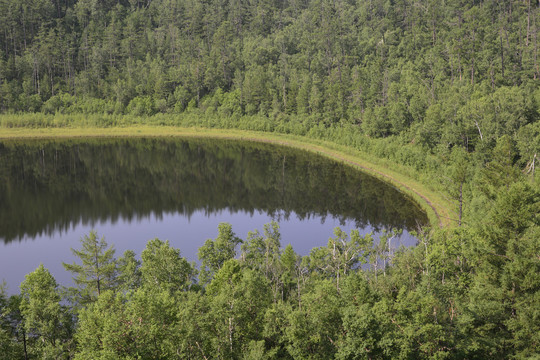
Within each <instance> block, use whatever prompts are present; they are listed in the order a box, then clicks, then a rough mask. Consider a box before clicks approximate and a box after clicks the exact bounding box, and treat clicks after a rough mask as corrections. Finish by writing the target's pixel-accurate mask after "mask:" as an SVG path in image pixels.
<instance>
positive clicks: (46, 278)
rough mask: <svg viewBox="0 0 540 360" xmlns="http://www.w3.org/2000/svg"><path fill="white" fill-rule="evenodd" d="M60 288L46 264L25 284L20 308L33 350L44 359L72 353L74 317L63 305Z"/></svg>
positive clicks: (22, 287) (22, 285)
mask: <svg viewBox="0 0 540 360" xmlns="http://www.w3.org/2000/svg"><path fill="white" fill-rule="evenodd" d="M57 287H58V285H57V284H56V280H55V279H54V277H53V276H52V275H51V273H50V272H49V271H48V270H47V269H45V268H44V267H43V264H40V265H39V267H38V268H37V269H36V270H35V271H34V272H32V273H30V274H28V275H26V277H25V279H24V281H23V282H22V283H21V301H20V311H21V315H22V318H23V324H24V325H23V326H24V330H25V333H26V334H27V335H26V336H28V338H29V340H30V341H29V342H30V344H29V345H30V352H31V353H32V354H33V355H35V356H36V357H40V358H44V359H53V358H61V357H64V355H65V356H67V354H68V353H69V352H68V351H69V350H68V349H69V342H70V341H71V339H70V338H71V334H70V330H71V329H70V328H71V319H70V316H69V313H67V312H66V310H65V309H64V307H63V306H62V305H61V304H60V300H61V297H60V294H59V291H58V289H57Z"/></svg>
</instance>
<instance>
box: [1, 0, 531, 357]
mask: <svg viewBox="0 0 540 360" xmlns="http://www.w3.org/2000/svg"><path fill="white" fill-rule="evenodd" d="M539 21H540V3H539V2H537V1H531V0H507V1H504V0H486V1H481V0H474V1H464V0H290V1H285V0H283V1H270V0H260V1H256V0H253V1H240V0H231V1H224V0H129V1H128V0H100V1H98V0H79V1H77V0H0V111H1V112H2V115H1V116H0V127H17V126H69V125H71V124H90V125H98V126H115V125H124V124H129V123H133V122H137V123H151V124H172V125H189V126H193V125H197V126H207V127H227V128H240V129H252V130H264V131H275V132H282V133H292V134H296V135H303V136H305V137H307V138H311V139H322V140H328V141H333V142H335V143H338V144H341V145H345V146H349V147H351V148H355V149H361V150H362V151H364V152H365V153H367V154H369V155H370V156H374V157H376V158H378V159H383V160H385V161H389V163H390V164H395V166H396V167H399V169H400V171H403V172H405V173H406V174H407V175H409V176H411V177H413V178H416V179H419V180H420V181H422V182H423V183H427V184H428V185H430V186H431V187H432V188H434V189H438V190H440V191H441V193H443V194H444V195H445V196H447V197H448V198H449V200H450V201H452V202H453V203H454V205H455V209H453V210H454V214H453V215H454V216H453V218H452V219H451V221H452V225H451V226H447V227H445V228H442V229H438V228H433V229H427V228H426V229H422V230H419V233H418V239H419V240H418V245H417V246H416V247H414V248H402V249H399V250H398V251H394V250H391V248H390V246H388V244H389V242H390V241H391V239H392V236H393V233H392V232H388V234H387V236H386V238H383V239H382V241H380V242H379V243H374V242H373V240H372V239H371V238H370V237H369V236H367V237H365V238H364V237H361V236H359V235H358V234H357V233H356V232H354V231H353V232H351V233H350V234H346V233H343V232H342V231H340V230H339V229H336V232H335V234H334V235H333V236H331V237H330V239H329V242H328V246H327V247H322V248H316V249H313V250H312V252H311V253H310V254H309V255H307V256H304V257H302V256H299V255H297V254H296V253H295V252H294V249H292V248H291V247H290V246H287V247H282V244H281V243H280V236H279V229H278V227H277V225H276V224H268V225H266V226H265V228H264V230H263V231H262V232H261V233H258V232H253V233H250V235H248V237H247V238H246V239H243V240H242V239H240V238H238V237H237V236H236V235H235V234H234V232H233V230H232V229H231V227H230V225H228V224H222V225H220V227H219V229H218V230H219V234H218V236H217V237H216V238H215V239H210V240H208V241H207V242H206V243H205V245H204V246H203V247H202V248H201V249H200V250H199V261H200V265H196V264H193V263H189V262H188V261H187V260H186V259H184V258H183V257H182V256H181V253H180V251H181V249H174V248H173V247H171V246H170V245H169V244H168V243H167V242H165V241H162V240H159V239H154V240H151V241H149V242H148V245H147V247H146V249H145V250H144V251H143V252H142V253H141V254H140V260H139V257H138V256H137V255H136V254H134V253H133V252H127V253H125V254H123V255H122V256H121V257H119V258H116V257H115V254H114V251H113V250H112V249H111V248H109V247H108V246H107V244H106V243H105V242H104V240H100V238H99V236H98V235H97V234H96V233H94V232H92V233H90V234H89V235H88V236H86V237H85V238H83V239H81V240H82V242H81V248H80V249H76V250H75V251H74V254H75V255H76V256H77V257H78V258H79V259H80V261H79V262H78V263H76V264H66V265H65V266H66V269H67V270H69V271H71V272H73V274H74V278H75V279H76V283H77V284H78V286H77V287H76V288H70V289H65V288H62V287H60V286H59V285H58V284H57V283H56V281H55V279H54V278H53V277H52V276H51V274H50V273H49V272H48V270H47V269H45V268H43V267H42V266H41V267H39V268H38V269H36V270H35V271H34V272H32V273H30V274H28V275H27V277H26V279H25V280H24V282H23V283H22V284H21V289H20V290H21V291H20V294H19V295H15V296H11V297H8V295H7V292H6V291H5V290H3V289H0V351H1V353H2V354H3V356H6V357H7V358H9V359H17V358H44V359H58V358H77V359H117V358H124V359H137V358H142V359H151V358H156V359H157V358H160V359H163V358H180V359H185V358H190V359H211V358H220V359H256V358H257V359H287V358H294V359H307V358H310V359H316V358H320V359H329V358H337V359H361V358H362V359H364V358H365V359H368V358H369V359H372V358H392V359H393V358H401V359H428V358H429V359H485V358H493V359H508V358H510V359H512V358H513V359H522V358H531V359H532V358H536V359H537V358H538V357H540V310H539V309H540V190H539V189H540V187H539V184H540V180H539V176H538V175H535V168H536V166H537V165H538V152H539V151H540V121H538V119H539V116H540V86H539V81H540V79H539V77H540V67H539V64H538V62H539V60H538V39H537V37H538V34H539V30H540V28H539V27H540V24H539V23H538V22H539ZM1 175H2V174H0V176H1ZM98 230H99V229H98ZM330 235H331V234H329V236H330ZM109 240H110V241H113V240H114V239H109Z"/></svg>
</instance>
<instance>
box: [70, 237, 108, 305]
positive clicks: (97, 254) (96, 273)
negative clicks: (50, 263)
mask: <svg viewBox="0 0 540 360" xmlns="http://www.w3.org/2000/svg"><path fill="white" fill-rule="evenodd" d="M80 241H81V250H75V249H71V251H72V253H73V255H75V256H76V257H78V258H79V259H80V260H81V262H82V264H80V265H79V264H76V263H73V264H66V263H63V265H64V268H65V269H66V270H67V271H69V272H71V273H73V274H74V277H73V281H74V282H75V284H76V285H77V288H76V289H71V292H72V293H73V295H74V297H75V301H77V302H80V303H81V304H87V303H90V302H93V301H95V300H96V299H97V297H98V296H99V295H100V294H101V293H102V292H103V291H106V290H109V289H114V288H115V287H116V286H117V275H118V274H117V264H116V259H115V258H114V253H115V250H114V248H113V247H112V246H110V247H108V244H107V242H106V241H105V238H104V237H102V238H101V239H98V235H97V233H96V231H94V230H92V231H90V234H88V235H85V236H83V237H82V238H81V240H80Z"/></svg>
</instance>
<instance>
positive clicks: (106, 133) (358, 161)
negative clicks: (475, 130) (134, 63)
mask: <svg viewBox="0 0 540 360" xmlns="http://www.w3.org/2000/svg"><path fill="white" fill-rule="evenodd" d="M97 137H203V138H220V139H232V140H244V141H245V140H248V141H258V142H266V143H272V144H277V145H283V146H289V147H293V148H298V149H303V150H307V151H311V152H314V153H317V154H320V155H323V156H326V157H328V158H331V159H334V160H336V161H340V162H343V163H346V164H348V165H350V166H353V167H355V168H357V169H359V170H361V171H363V172H365V173H368V174H370V175H373V176H375V177H377V178H379V179H381V180H383V181H385V182H388V183H390V184H392V185H393V186H395V187H396V188H398V189H399V190H401V191H402V192H403V193H405V194H407V195H408V196H409V197H411V198H412V199H413V200H414V201H416V202H417V203H418V204H419V205H420V206H421V207H422V209H424V211H425V212H426V213H427V215H428V218H429V221H430V223H431V225H432V226H433V227H451V226H453V225H455V221H454V220H452V219H453V216H451V214H453V208H454V207H455V206H454V205H453V204H452V203H451V202H450V201H448V200H447V199H446V198H445V197H444V195H443V194H440V193H438V192H436V191H434V190H432V189H430V188H429V187H428V186H426V185H424V184H422V183H420V182H419V181H417V180H415V179H413V178H411V177H410V176H407V175H405V173H406V171H404V169H402V168H401V167H400V166H397V165H395V164H390V163H388V162H386V161H381V160H380V159H377V158H374V157H373V156H368V155H367V154H364V153H362V152H361V151H357V150H354V149H351V148H348V147H345V146H340V145H336V144H334V143H330V142H324V141H317V140H313V139H309V138H306V137H301V136H294V135H285V134H278V133H269V132H255V131H244V130H229V129H227V130H223V129H207V128H183V127H174V126H145V125H134V126H127V127H111V128H102V127H70V128H0V140H16V139H40V138H41V139H50V138H97ZM454 217H455V216H454Z"/></svg>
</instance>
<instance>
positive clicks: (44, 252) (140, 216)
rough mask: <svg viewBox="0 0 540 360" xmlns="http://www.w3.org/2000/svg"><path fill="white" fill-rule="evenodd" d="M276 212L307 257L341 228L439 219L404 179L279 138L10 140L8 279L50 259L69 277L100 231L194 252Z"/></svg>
mask: <svg viewBox="0 0 540 360" xmlns="http://www.w3.org/2000/svg"><path fill="white" fill-rule="evenodd" d="M272 220H275V221H278V222H279V224H280V227H281V235H282V246H283V247H284V246H285V245H287V244H288V243H290V244H292V245H293V247H294V249H295V251H296V252H298V253H300V254H302V255H307V254H308V253H309V251H310V249H311V248H313V247H316V246H324V245H326V243H327V241H328V238H329V237H330V236H332V231H333V228H334V227H336V226H340V227H342V228H343V229H346V230H347V231H349V230H350V229H355V228H358V229H360V230H361V233H368V232H373V233H375V235H376V236H377V234H380V232H381V231H382V230H383V229H388V228H399V229H404V233H403V235H402V236H401V239H400V242H402V243H403V244H405V245H413V244H414V243H415V241H416V240H415V239H414V238H413V237H412V236H411V235H410V234H409V231H410V230H415V229H416V228H417V227H418V225H419V224H420V225H421V224H426V223H427V218H426V216H425V214H424V213H423V212H422V211H421V210H420V209H419V207H418V206H417V205H416V204H414V203H413V202H411V201H410V200H409V199H408V198H407V197H405V196H404V195H403V194H401V193H399V192H398V191H397V190H395V189H394V188H393V187H392V186H390V185H387V184H385V183H382V182H380V181H378V180H376V179H375V178H373V177H370V176H368V175H365V174H363V173H360V172H358V171H356V170H354V169H352V168H351V167H349V166H346V165H342V164H339V163H336V162H333V161H331V160H328V159H326V158H323V157H320V156H316V155H314V154H313V153H307V152H303V151H299V150H294V149H289V148H283V147H277V146H273V145H268V144H257V143H250V142H239V141H227V140H203V139H190V140H185V139H184V140H182V139H119V140H118V139H116V140H110V139H109V140H103V139H101V140H84V141H82V140H77V141H75V140H63V141H52V140H50V141H44V140H40V141H24V142H20V141H4V142H0V281H1V279H5V281H6V282H7V285H8V292H9V293H16V292H18V286H19V284H20V282H21V281H22V280H23V279H24V275H25V274H27V273H29V272H31V271H33V270H34V269H35V268H36V267H37V266H38V265H39V263H43V264H44V265H45V266H46V267H47V268H49V269H50V270H51V272H52V273H53V275H54V276H55V278H56V279H57V281H58V282H59V283H60V284H62V285H70V284H71V282H70V274H69V273H67V272H65V271H64V270H63V267H62V264H61V263H62V261H64V262H72V261H73V260H74V258H73V256H72V254H71V251H70V248H78V246H79V239H80V238H81V237H82V236H83V235H85V234H88V232H89V231H90V230H92V229H95V230H97V232H98V234H99V235H100V236H105V239H106V240H107V242H108V243H109V244H113V245H114V247H115V249H116V251H117V256H120V255H121V254H122V253H123V252H124V251H125V250H127V249H131V250H134V251H135V252H136V253H137V254H140V253H141V251H142V250H143V249H144V247H145V245H146V242H147V241H148V240H149V239H152V238H155V237H158V238H160V239H168V240H170V242H171V244H172V245H173V246H174V247H177V248H179V249H180V250H181V253H182V255H183V256H185V257H186V258H188V259H189V260H196V259H197V255H196V254H197V249H198V247H200V246H201V245H203V243H204V241H205V240H206V239H208V238H215V237H216V235H217V227H218V224H219V223H220V222H229V223H231V224H232V226H233V230H234V231H235V233H236V234H237V235H238V236H240V237H241V238H243V239H245V238H246V236H247V233H248V231H252V230H255V229H259V230H261V231H262V227H263V225H264V224H265V223H268V222H270V221H272Z"/></svg>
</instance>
